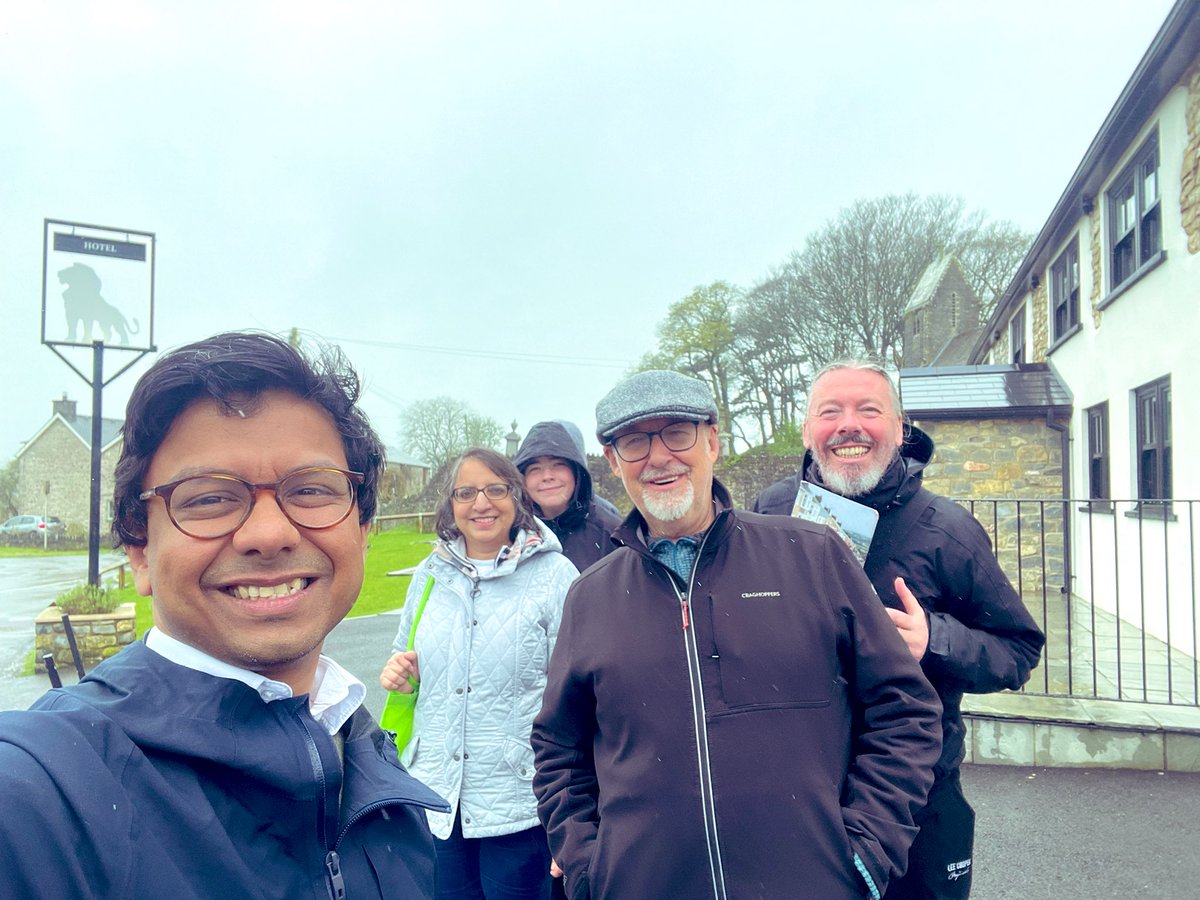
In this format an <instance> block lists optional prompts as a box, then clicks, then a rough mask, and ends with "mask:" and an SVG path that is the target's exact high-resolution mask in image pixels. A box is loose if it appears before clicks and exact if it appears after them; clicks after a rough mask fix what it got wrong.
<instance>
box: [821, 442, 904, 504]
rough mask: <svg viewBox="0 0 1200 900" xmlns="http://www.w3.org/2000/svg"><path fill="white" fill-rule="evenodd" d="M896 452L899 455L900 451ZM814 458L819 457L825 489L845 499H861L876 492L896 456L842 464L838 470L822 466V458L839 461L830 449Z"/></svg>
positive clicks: (831, 466)
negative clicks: (869, 461)
mask: <svg viewBox="0 0 1200 900" xmlns="http://www.w3.org/2000/svg"><path fill="white" fill-rule="evenodd" d="M896 452H897V453H898V452H899V450H897V451H896ZM814 456H816V457H817V458H816V464H817V470H818V471H819V472H820V473H821V481H823V482H824V483H825V487H827V488H829V489H830V490H831V491H834V492H835V493H838V494H841V495H842V496H843V497H861V496H862V495H863V494H869V493H871V491H873V490H875V486H876V485H878V484H879V482H880V481H882V480H883V475H884V473H885V472H887V470H888V466H890V465H891V464H892V460H893V459H895V457H896V454H892V455H891V456H889V457H888V458H887V459H884V458H883V457H877V458H876V460H875V462H873V463H862V464H861V465H858V464H855V463H846V462H841V465H840V466H839V467H838V468H834V465H830V466H828V467H826V466H824V465H822V464H821V463H822V457H826V458H832V459H834V460H835V461H836V460H837V458H836V457H834V455H833V451H832V450H831V449H829V448H828V447H826V448H825V449H824V450H823V451H822V452H821V453H820V454H819V455H817V454H814Z"/></svg>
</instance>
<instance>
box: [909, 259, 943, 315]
mask: <svg viewBox="0 0 1200 900" xmlns="http://www.w3.org/2000/svg"><path fill="white" fill-rule="evenodd" d="M952 262H954V257H953V256H951V255H946V256H943V257H942V258H941V259H939V260H937V261H936V262H932V263H930V264H929V267H928V268H927V269H926V270H925V272H924V273H923V274H922V275H921V277H920V279H919V280H918V281H917V286H916V287H915V288H913V292H912V294H911V295H910V296H909V298H908V303H906V304H905V305H904V311H905V312H906V313H907V312H909V311H910V310H914V309H919V308H920V307H922V306H924V305H925V304H926V303H928V302H929V301H930V300H931V299H932V298H933V295H934V294H935V293H936V292H937V289H938V285H939V284H941V283H942V279H943V278H945V277H946V271H947V270H948V269H949V268H950V263H952Z"/></svg>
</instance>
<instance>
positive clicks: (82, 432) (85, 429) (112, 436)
mask: <svg viewBox="0 0 1200 900" xmlns="http://www.w3.org/2000/svg"><path fill="white" fill-rule="evenodd" d="M55 422H62V423H63V424H64V425H66V426H67V427H68V428H70V429H71V430H72V431H73V432H75V435H76V437H78V438H79V440H80V441H81V442H82V443H83V446H84V447H86V448H88V449H89V450H90V449H91V446H92V417H91V416H74V417H72V418H68V417H67V416H64V415H63V414H62V413H55V414H54V415H53V416H51V417H50V419H49V421H47V422H46V424H45V425H43V426H42V427H41V428H39V429H38V431H37V434H35V435H34V436H33V437H31V438H30V439H29V440H27V441H25V443H24V446H22V447H21V449H20V450H18V451H17V456H20V455H21V454H23V453H25V451H27V450H29V448H31V447H33V446H34V445H35V444H37V441H38V438H40V437H41V436H42V435H43V434H44V433H45V431H46V429H47V428H49V427H50V426H51V425H53V424H54V423H55ZM124 424H125V421H124V420H123V419H105V418H103V417H102V418H101V419H100V449H101V450H107V449H108V448H109V446H110V445H112V443H113V442H114V441H118V440H120V438H121V427H122V426H123V425H124Z"/></svg>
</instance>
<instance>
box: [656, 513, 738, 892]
mask: <svg viewBox="0 0 1200 900" xmlns="http://www.w3.org/2000/svg"><path fill="white" fill-rule="evenodd" d="M713 524H714V525H715V524H716V523H715V522H714V523H713ZM711 533H712V527H710V528H709V529H708V531H707V532H706V533H705V535H704V539H703V540H702V541H701V542H700V546H699V547H698V548H697V549H696V560H695V562H693V563H692V571H691V574H690V576H689V577H688V585H687V592H686V593H684V592H682V591H680V589H679V585H678V584H676V582H675V579H674V578H671V577H669V576H668V577H669V580H670V582H671V587H673V588H674V589H675V594H676V596H677V597H678V598H679V609H680V617H681V620H682V623H683V654H684V659H685V661H686V662H687V668H688V686H689V689H690V691H691V695H692V724H693V726H694V727H695V729H696V765H697V768H698V770H699V776H700V805H701V810H702V812H703V815H704V838H705V841H706V842H707V844H708V866H709V872H710V874H711V875H712V882H713V896H714V897H715V898H716V900H727V898H726V893H725V868H724V864H723V863H722V861H721V842H720V837H719V835H718V833H717V813H716V804H715V797H714V793H713V782H712V767H711V764H710V761H709V757H708V729H707V727H706V726H705V720H706V715H705V710H704V686H703V681H702V680H701V677H700V650H699V647H698V646H697V644H696V631H695V629H694V628H692V627H691V614H690V612H689V608H690V605H691V597H692V590H693V588H694V586H695V581H696V570H697V569H698V568H699V567H700V557H701V556H702V555H703V553H704V546H705V544H707V543H708V535H709V534H711Z"/></svg>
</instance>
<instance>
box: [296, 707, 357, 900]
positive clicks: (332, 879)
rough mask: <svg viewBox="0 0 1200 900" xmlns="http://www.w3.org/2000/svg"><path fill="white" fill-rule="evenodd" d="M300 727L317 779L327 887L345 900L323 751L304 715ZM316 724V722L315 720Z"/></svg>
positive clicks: (334, 898) (319, 833)
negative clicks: (332, 838) (330, 820)
mask: <svg viewBox="0 0 1200 900" xmlns="http://www.w3.org/2000/svg"><path fill="white" fill-rule="evenodd" d="M297 721H298V722H299V725H300V729H301V730H302V731H303V732H304V739H305V743H306V746H307V748H308V759H309V762H310V763H311V764H312V767H313V775H314V776H315V777H316V779H317V841H318V843H319V844H320V845H321V847H322V849H324V852H325V856H324V868H325V889H326V890H327V891H328V892H329V896H330V898H331V900H345V897H346V883H345V881H344V880H343V879H342V863H341V859H340V857H339V856H338V853H337V850H336V849H335V848H336V846H337V843H336V840H335V842H334V846H333V847H330V842H329V823H328V822H327V819H328V817H329V797H328V794H329V780H328V778H327V777H326V775H325V766H324V764H323V763H322V762H321V751H320V748H318V747H317V741H316V739H315V738H314V737H313V735H312V731H311V730H310V728H309V725H308V723H307V722H305V721H304V717H303V716H297ZM314 724H315V722H314Z"/></svg>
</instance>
